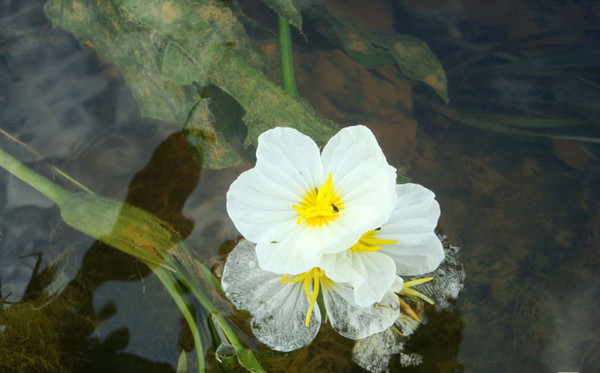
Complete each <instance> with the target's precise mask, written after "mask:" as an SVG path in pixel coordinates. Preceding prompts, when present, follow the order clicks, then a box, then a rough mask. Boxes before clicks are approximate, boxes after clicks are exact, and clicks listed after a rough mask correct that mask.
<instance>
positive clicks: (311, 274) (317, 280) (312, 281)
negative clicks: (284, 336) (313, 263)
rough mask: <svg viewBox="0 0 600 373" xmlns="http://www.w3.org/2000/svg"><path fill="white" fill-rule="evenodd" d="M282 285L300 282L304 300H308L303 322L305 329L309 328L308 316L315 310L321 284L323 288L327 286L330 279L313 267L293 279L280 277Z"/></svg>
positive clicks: (285, 276) (284, 276)
mask: <svg viewBox="0 0 600 373" xmlns="http://www.w3.org/2000/svg"><path fill="white" fill-rule="evenodd" d="M280 281H281V282H282V283H284V284H288V283H292V282H300V281H302V285H303V287H304V294H306V299H308V303H309V305H308V310H306V319H305V320H304V325H306V326H307V327H308V326H310V316H311V315H312V313H313V310H314V309H315V302H316V301H317V298H318V297H319V291H320V290H321V283H323V286H324V287H327V286H329V285H328V284H329V283H330V281H331V280H330V279H328V278H327V276H325V272H324V271H323V270H322V269H321V268H319V267H314V268H313V269H311V270H310V271H308V272H304V273H301V274H299V275H296V276H294V277H293V278H288V275H287V274H285V275H283V276H281V280H280Z"/></svg>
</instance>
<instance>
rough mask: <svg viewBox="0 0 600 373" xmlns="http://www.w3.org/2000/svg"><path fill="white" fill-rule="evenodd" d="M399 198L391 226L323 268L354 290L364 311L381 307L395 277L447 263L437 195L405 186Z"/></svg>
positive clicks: (369, 235) (324, 262)
mask: <svg viewBox="0 0 600 373" xmlns="http://www.w3.org/2000/svg"><path fill="white" fill-rule="evenodd" d="M396 194H397V197H398V198H397V201H396V205H395V207H394V209H393V210H392V213H391V215H390V218H389V220H388V221H387V222H386V223H384V224H383V225H381V227H379V228H377V229H375V230H370V231H368V232H366V233H364V234H363V235H362V236H361V237H360V239H359V240H358V242H356V243H355V244H354V245H352V246H351V247H350V248H349V249H348V250H346V251H344V252H341V253H337V254H329V255H324V256H323V257H322V260H321V263H320V266H321V268H323V269H324V270H325V271H327V274H328V276H329V278H331V279H332V280H334V281H338V282H346V283H349V284H351V285H352V287H353V289H354V297H355V302H356V303H357V304H359V305H361V306H363V307H366V306H370V305H371V304H373V303H375V302H379V301H380V300H381V299H382V297H383V296H384V294H385V293H386V292H387V291H388V289H390V287H391V286H392V283H393V282H394V281H397V276H396V275H400V276H417V275H423V274H425V273H428V272H431V271H433V270H435V269H436V268H437V267H438V266H439V264H440V263H441V262H442V260H443V259H444V250H443V248H442V243H441V242H440V240H439V238H438V237H437V235H436V234H435V232H434V229H435V227H436V226H437V221H438V219H439V217H440V206H439V204H438V203H437V201H436V200H435V195H434V194H433V192H432V191H430V190H429V189H427V188H425V187H422V186H420V185H418V184H400V185H396Z"/></svg>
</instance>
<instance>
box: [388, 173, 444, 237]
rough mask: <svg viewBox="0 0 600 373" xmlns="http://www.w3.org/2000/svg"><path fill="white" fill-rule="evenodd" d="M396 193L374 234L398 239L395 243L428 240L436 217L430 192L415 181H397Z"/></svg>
mask: <svg viewBox="0 0 600 373" xmlns="http://www.w3.org/2000/svg"><path fill="white" fill-rule="evenodd" d="M396 193H397V195H398V200H397V202H396V206H395V207H394V210H393V211H392V213H391V215H390V218H389V220H388V221H387V222H386V223H385V224H383V225H382V226H381V230H380V231H379V232H377V237H378V238H381V239H392V240H398V244H399V245H420V244H423V243H425V242H429V241H430V239H429V235H430V234H431V232H433V230H434V229H435V227H436V226H437V221H438V219H439V217H440V205H439V204H438V202H437V201H436V200H435V195H434V194H433V192H432V191H430V190H429V189H427V188H425V187H422V186H421V185H418V184H400V185H397V186H396Z"/></svg>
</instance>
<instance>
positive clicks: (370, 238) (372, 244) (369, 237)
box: [350, 230, 398, 252]
mask: <svg viewBox="0 0 600 373" xmlns="http://www.w3.org/2000/svg"><path fill="white" fill-rule="evenodd" d="M376 235H377V232H376V231H374V230H371V231H368V232H367V233H365V234H363V235H362V236H361V237H360V238H359V239H358V242H357V243H355V244H354V245H352V247H351V248H350V250H352V251H367V252H374V251H379V250H381V248H382V245H393V244H395V243H396V242H398V241H397V240H382V239H379V238H376Z"/></svg>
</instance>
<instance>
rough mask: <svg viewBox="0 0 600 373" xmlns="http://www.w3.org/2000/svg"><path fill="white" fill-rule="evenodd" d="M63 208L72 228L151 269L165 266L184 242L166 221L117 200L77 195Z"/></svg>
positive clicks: (68, 200)
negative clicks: (167, 259)
mask: <svg viewBox="0 0 600 373" xmlns="http://www.w3.org/2000/svg"><path fill="white" fill-rule="evenodd" d="M60 208H61V209H60V214H61V217H62V219H63V220H64V221H65V223H67V224H68V225H70V226H71V227H73V228H75V229H77V230H78V231H80V232H83V233H85V234H87V235H88V236H91V237H94V238H95V239H97V240H99V241H101V242H104V243H106V244H107V245H110V246H112V247H114V248H116V249H119V250H121V251H123V252H125V253H127V254H129V255H132V256H134V257H136V258H137V259H139V260H141V261H143V262H144V263H146V264H148V265H150V266H152V265H161V266H162V265H164V263H165V258H166V257H167V256H168V255H171V254H172V253H173V252H174V251H175V250H176V249H177V246H178V245H179V244H180V243H181V241H182V239H181V237H180V236H179V234H178V233H177V232H176V231H175V230H174V229H173V228H172V227H171V226H170V225H169V224H167V223H166V222H164V221H163V220H161V219H159V218H157V217H156V216H154V215H152V214H151V213H149V212H146V211H144V210H142V209H139V208H137V207H134V206H131V205H129V204H126V203H123V202H119V201H117V200H113V199H109V198H104V197H99V196H96V195H90V194H86V193H75V194H73V195H72V196H70V198H68V199H66V200H65V201H64V202H63V203H61V204H60Z"/></svg>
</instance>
